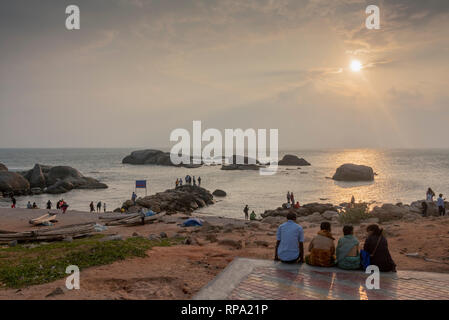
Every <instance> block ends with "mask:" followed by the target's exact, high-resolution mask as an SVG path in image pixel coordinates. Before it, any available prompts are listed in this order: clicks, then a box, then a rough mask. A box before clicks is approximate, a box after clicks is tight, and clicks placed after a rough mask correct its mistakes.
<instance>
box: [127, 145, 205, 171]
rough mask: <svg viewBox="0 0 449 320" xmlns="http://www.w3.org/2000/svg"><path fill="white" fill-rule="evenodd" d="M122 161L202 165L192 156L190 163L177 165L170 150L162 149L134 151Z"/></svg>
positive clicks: (128, 162) (188, 165)
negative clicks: (171, 157) (195, 162)
mask: <svg viewBox="0 0 449 320" xmlns="http://www.w3.org/2000/svg"><path fill="white" fill-rule="evenodd" d="M122 163H126V164H136V165H139V164H153V165H159V166H179V167H186V168H198V167H201V164H193V157H190V163H189V164H187V163H186V164H180V165H175V164H173V163H172V161H171V159H170V152H163V151H160V150H153V149H147V150H138V151H133V152H131V154H130V155H129V156H126V157H125V158H123V160H122Z"/></svg>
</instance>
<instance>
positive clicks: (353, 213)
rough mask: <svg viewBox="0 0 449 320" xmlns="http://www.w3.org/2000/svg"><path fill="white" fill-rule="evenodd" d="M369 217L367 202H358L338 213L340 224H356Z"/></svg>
mask: <svg viewBox="0 0 449 320" xmlns="http://www.w3.org/2000/svg"><path fill="white" fill-rule="evenodd" d="M369 217H370V215H369V213H368V204H366V203H358V204H355V205H354V207H353V208H346V209H345V210H344V211H343V212H342V213H340V216H339V218H338V220H339V221H340V223H341V224H357V223H360V222H361V221H363V220H366V219H368V218H369Z"/></svg>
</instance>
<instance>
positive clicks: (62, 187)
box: [45, 180, 74, 194]
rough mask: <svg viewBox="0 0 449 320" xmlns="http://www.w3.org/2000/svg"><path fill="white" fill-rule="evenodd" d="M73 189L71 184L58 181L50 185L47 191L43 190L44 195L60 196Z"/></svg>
mask: <svg viewBox="0 0 449 320" xmlns="http://www.w3.org/2000/svg"><path fill="white" fill-rule="evenodd" d="M73 188H74V186H73V184H71V183H70V182H68V181H65V180H59V181H58V182H56V183H55V184H53V185H51V186H50V187H48V188H47V189H45V192H46V193H49V194H60V193H66V192H69V191H70V190H72V189H73Z"/></svg>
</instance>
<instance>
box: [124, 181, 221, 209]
mask: <svg viewBox="0 0 449 320" xmlns="http://www.w3.org/2000/svg"><path fill="white" fill-rule="evenodd" d="M136 202H137V205H138V206H140V207H144V208H148V209H151V210H152V211H154V212H161V211H166V212H167V213H168V214H170V213H175V212H191V211H193V210H196V209H198V208H202V207H204V206H206V205H210V204H213V203H214V201H213V196H212V194H211V193H210V192H209V191H208V190H206V189H204V188H201V187H198V186H190V185H183V186H180V187H177V188H175V189H169V190H166V191H164V192H159V193H156V194H154V195H151V196H147V197H143V198H139V199H137V201H136ZM132 206H134V204H133V203H132V201H130V200H127V201H125V202H124V203H123V208H125V209H126V210H128V209H129V208H132Z"/></svg>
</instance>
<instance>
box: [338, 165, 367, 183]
mask: <svg viewBox="0 0 449 320" xmlns="http://www.w3.org/2000/svg"><path fill="white" fill-rule="evenodd" d="M332 179H334V180H337V181H373V180H374V171H373V168H371V167H368V166H364V165H357V164H352V163H346V164H344V165H341V166H340V167H339V168H337V171H336V172H335V174H334V176H333V177H332Z"/></svg>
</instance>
